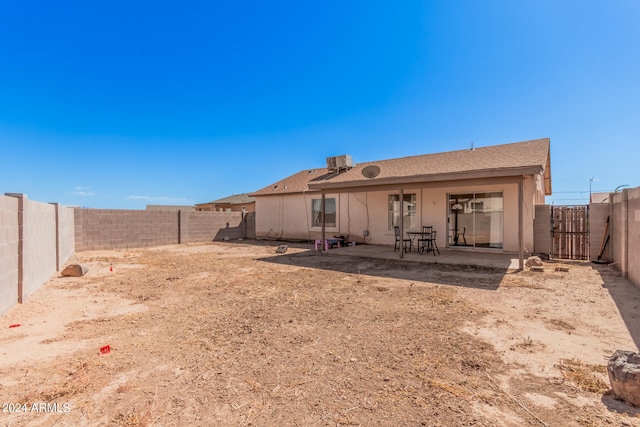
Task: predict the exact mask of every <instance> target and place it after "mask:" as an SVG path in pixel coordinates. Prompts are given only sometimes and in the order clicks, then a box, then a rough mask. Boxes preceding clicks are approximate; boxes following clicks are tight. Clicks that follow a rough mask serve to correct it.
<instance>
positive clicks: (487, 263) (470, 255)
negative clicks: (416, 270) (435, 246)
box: [329, 245, 519, 272]
mask: <svg viewBox="0 0 640 427" xmlns="http://www.w3.org/2000/svg"><path fill="white" fill-rule="evenodd" d="M329 252H330V253H332V254H335V255H345V256H354V257H363V258H376V259H389V260H405V261H410V262H420V263H427V264H445V265H447V264H448V265H464V266H472V267H485V268H496V269H501V270H504V271H506V272H515V271H517V270H518V264H519V260H518V254H517V253H508V252H493V251H478V250H477V249H476V250H473V251H471V250H452V249H440V255H435V256H434V255H433V253H424V254H419V253H417V252H405V253H404V254H403V258H399V255H398V252H397V251H395V252H394V250H393V246H389V245H356V246H347V247H342V248H333V249H330V250H329Z"/></svg>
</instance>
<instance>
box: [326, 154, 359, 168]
mask: <svg viewBox="0 0 640 427" xmlns="http://www.w3.org/2000/svg"><path fill="white" fill-rule="evenodd" d="M352 167H353V160H352V159H351V156H350V155H348V154H343V155H342V156H335V157H327V169H328V170H329V172H337V173H340V171H343V170H347V169H351V168H352Z"/></svg>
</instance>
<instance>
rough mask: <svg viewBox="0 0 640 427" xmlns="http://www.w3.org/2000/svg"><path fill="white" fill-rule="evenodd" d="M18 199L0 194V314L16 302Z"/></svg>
mask: <svg viewBox="0 0 640 427" xmlns="http://www.w3.org/2000/svg"><path fill="white" fill-rule="evenodd" d="M18 238H19V234H18V199H17V198H15V197H8V196H2V195H0V314H3V313H5V312H6V311H7V310H9V308H11V307H12V306H13V305H15V304H16V303H17V302H18V246H19V242H18Z"/></svg>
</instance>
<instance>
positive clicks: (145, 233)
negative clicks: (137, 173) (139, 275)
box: [75, 208, 179, 251]
mask: <svg viewBox="0 0 640 427" xmlns="http://www.w3.org/2000/svg"><path fill="white" fill-rule="evenodd" d="M178 216H179V212H176V211H159V210H152V211H142V210H140V211H137V210H121V209H80V208H76V209H75V235H76V240H75V247H76V251H88V250H98V249H119V248H125V249H126V248H143V247H149V246H160V245H170V244H176V243H179V241H178V233H179V230H178Z"/></svg>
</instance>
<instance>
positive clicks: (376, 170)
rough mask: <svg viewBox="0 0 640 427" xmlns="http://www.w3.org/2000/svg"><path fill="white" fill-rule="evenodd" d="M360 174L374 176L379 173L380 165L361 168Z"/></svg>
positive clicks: (368, 176)
mask: <svg viewBox="0 0 640 427" xmlns="http://www.w3.org/2000/svg"><path fill="white" fill-rule="evenodd" d="M362 175H363V176H364V177H365V178H375V177H376V176H378V175H380V167H378V166H376V165H369V166H367V167H365V168H364V169H362Z"/></svg>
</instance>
